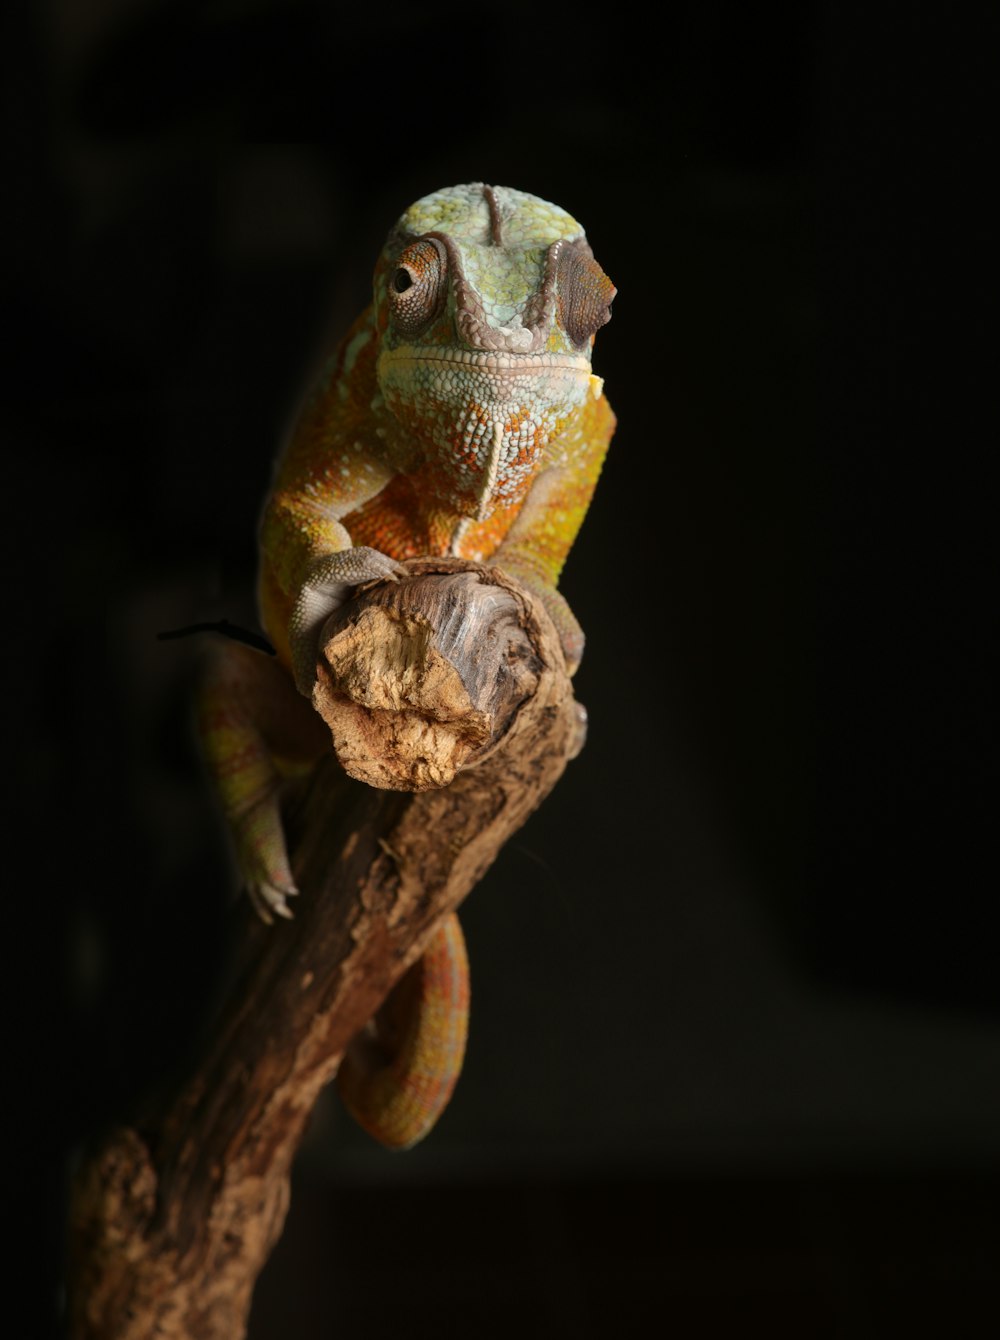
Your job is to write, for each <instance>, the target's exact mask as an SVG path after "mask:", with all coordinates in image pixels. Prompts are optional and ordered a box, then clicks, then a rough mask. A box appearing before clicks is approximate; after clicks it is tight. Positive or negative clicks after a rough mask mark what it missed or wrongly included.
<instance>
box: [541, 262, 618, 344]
mask: <svg viewBox="0 0 1000 1340" xmlns="http://www.w3.org/2000/svg"><path fill="white" fill-rule="evenodd" d="M556 245H557V246H558V248H559V252H558V256H557V257H556V266H555V270H556V292H557V295H558V302H559V318H560V321H561V323H562V328H563V330H565V332H566V334H567V335H568V336H569V337H570V339H571V340H572V341H573V343H574V344H575V345H576V346H577V347H578V348H582V346H583V345H585V344H586V343H587V341H588V340H589V339H591V338H592V337H593V336H594V335H596V333H597V332H598V331H599V330H600V328H601V327H602V326H604V325H606V324H607V323H608V322H609V321H610V320H611V303H612V301H613V299H614V296H615V294H616V293H617V292H618V290H617V289H616V288H615V286H614V284H612V282H611V280H610V279H609V278H608V276H607V275H606V274H605V273H604V271H603V270H602V269H601V267H600V266H599V265H598V264H597V261H595V260H594V253H593V252H592V251H591V250H590V247H589V246H588V245H587V243H586V242H584V241H583V240H582V239H581V240H579V241H576V242H562V243H557V244H556Z"/></svg>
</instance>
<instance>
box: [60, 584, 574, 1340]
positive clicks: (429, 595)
mask: <svg viewBox="0 0 1000 1340" xmlns="http://www.w3.org/2000/svg"><path fill="white" fill-rule="evenodd" d="M409 566H410V568H411V570H412V571H413V572H414V573H415V574H417V575H415V576H414V577H413V578H412V579H404V580H403V581H402V582H400V583H398V584H396V585H393V586H389V587H385V586H380V587H375V588H372V589H370V590H368V591H365V592H362V593H361V594H360V595H359V596H358V597H357V599H356V600H355V601H352V602H351V605H350V606H349V607H345V609H344V610H342V611H340V612H339V614H338V616H337V617H336V619H334V620H332V621H331V623H330V625H328V628H327V632H326V636H327V646H328V648H329V649H330V650H329V655H330V666H329V668H328V669H327V670H325V671H324V672H323V674H322V675H321V684H320V686H319V687H318V690H317V700H316V701H317V706H318V707H319V708H320V710H321V712H322V713H323V715H324V717H325V719H327V720H328V723H329V724H330V725H331V730H332V734H333V739H334V744H335V748H336V749H337V751H338V753H339V755H340V757H341V760H342V761H343V762H344V763H345V766H348V767H350V768H351V769H352V770H353V771H355V772H358V771H360V772H365V771H366V769H369V768H370V767H371V764H370V762H366V760H371V759H372V758H374V759H376V763H375V765H374V770H375V773H376V774H377V775H378V776H379V777H380V778H382V777H384V778H388V779H389V781H388V782H387V781H385V780H383V781H382V782H381V786H383V787H385V786H387V785H391V786H392V787H393V788H395V789H392V790H389V789H378V790H376V789H373V787H372V786H370V785H364V784H362V783H360V782H357V781H353V780H350V779H349V778H346V777H345V776H344V773H343V771H342V770H341V768H340V767H339V766H338V765H337V762H336V760H335V759H334V758H333V757H331V758H330V759H328V760H325V761H324V762H323V763H322V764H321V765H320V766H319V768H318V769H317V770H316V772H315V773H314V774H313V776H312V777H311V779H310V780H309V782H308V784H307V785H306V786H305V787H304V788H303V789H302V790H301V792H300V794H298V795H297V796H296V797H294V798H292V800H291V802H290V804H289V807H288V831H289V838H290V846H291V849H292V851H293V853H294V858H293V866H294V869H295V873H296V877H297V881H298V885H299V888H300V889H301V891H302V896H301V897H300V898H299V899H298V900H296V903H295V920H294V921H292V922H282V923H280V924H279V925H276V926H269V927H265V926H263V925H261V924H260V923H258V922H257V921H256V920H255V919H254V918H253V917H252V914H250V912H249V911H248V910H247V911H246V912H245V913H244V915H243V917H242V923H241V930H240V939H239V944H238V947H237V950H238V961H239V968H238V970H237V971H236V973H235V978H234V985H233V989H232V990H231V991H230V992H229V994H228V996H227V999H226V1002H225V1003H224V1005H223V1007H222V1009H221V1011H220V1013H219V1015H218V1017H217V1019H216V1020H215V1021H214V1023H213V1025H212V1028H211V1030H210V1031H209V1033H208V1035H207V1036H206V1038H205V1041H204V1044H203V1047H202V1049H201V1053H200V1055H199V1056H198V1057H197V1059H196V1061H195V1063H194V1065H193V1067H192V1070H191V1072H190V1074H189V1075H188V1077H187V1078H186V1080H185V1081H184V1082H183V1083H182V1084H181V1085H180V1086H179V1087H178V1089H177V1091H176V1092H175V1093H173V1094H170V1095H167V1096H166V1097H165V1098H161V1099H159V1100H158V1101H156V1102H155V1103H152V1104H149V1105H148V1106H147V1110H146V1111H144V1112H143V1113H142V1115H141V1116H140V1117H139V1118H138V1119H136V1120H135V1121H134V1122H133V1123H132V1124H130V1125H128V1126H122V1127H120V1128H119V1129H117V1130H114V1131H112V1132H111V1133H110V1134H109V1135H108V1136H107V1137H106V1138H105V1140H104V1142H103V1143H102V1144H101V1146H100V1147H99V1148H98V1149H97V1150H96V1151H95V1152H94V1153H93V1155H92V1156H91V1157H90V1158H88V1159H87V1160H86V1161H85V1163H84V1165H83V1167H82V1169H81V1172H80V1174H79V1177H78V1180H77V1184H76V1187H75V1194H74V1204H73V1213H72V1223H71V1255H72V1262H73V1277H72V1280H71V1312H72V1334H73V1336H74V1337H76V1338H77V1340H82V1338H83V1337H87V1340H111V1338H112V1337H113V1338H114V1340H120V1338H121V1340H124V1338H125V1337H128V1340H140V1337H141V1338H142V1340H145V1338H146V1337H149V1336H153V1335H156V1336H162V1337H189V1338H190V1340H223V1338H225V1340H239V1337H240V1336H242V1335H243V1334H244V1332H245V1326H246V1319H247V1315H248V1311H249V1307H250V1300H251V1295H252V1290H253V1286H254V1283H255V1281H256V1278H257V1275H258V1274H259V1272H260V1270H261V1268H262V1267H263V1265H264V1263H265V1261H266V1260H267V1257H268V1255H269V1253H270V1251H271V1249H272V1247H273V1246H274V1243H275V1242H276V1240H277V1238H278V1236H279V1235H280V1233H281V1228H282V1225H283V1223H284V1218H285V1214H286V1212H287V1209H288V1185H289V1171H290V1167H291V1163H292V1159H293V1157H294V1154H295V1150H296V1148H297V1147H298V1144H299V1141H300V1139H301V1136H302V1133H303V1130H304V1127H305V1124H306V1122H307V1120H308V1117H309V1114H310V1112H311V1110H312V1107H313V1104H314V1102H315V1100H316V1097H317V1095H318V1094H319V1091H320V1090H321V1088H322V1087H323V1086H324V1085H325V1084H326V1083H328V1082H329V1080H330V1079H332V1078H333V1076H334V1075H335V1073H336V1070H337V1067H338V1064H339V1062H340V1059H341V1057H342V1056H343V1053H344V1050H345V1049H346V1047H347V1044H348V1043H349V1041H350V1040H351V1038H352V1037H353V1036H354V1035H355V1034H356V1033H357V1032H358V1030H359V1029H360V1028H362V1027H363V1026H364V1024H365V1023H366V1022H367V1021H368V1019H369V1018H370V1017H371V1016H372V1014H373V1013H374V1012H375V1010H376V1009H377V1008H378V1007H379V1005H380V1004H381V1003H382V1001H383V1000H384V999H385V998H386V996H387V994H388V993H389V992H390V990H391V989H392V987H393V986H394V984H395V983H396V982H397V981H398V980H399V978H400V977H401V976H402V974H403V973H404V972H405V971H406V969H407V968H408V967H409V966H410V965H411V964H412V963H413V962H414V961H415V960H416V958H418V957H419V955H420V953H421V950H422V948H423V945H424V943H425V942H426V940H427V938H428V936H429V935H430V933H431V932H432V930H433V928H434V926H435V924H436V922H437V921H438V919H439V918H440V917H441V916H442V915H444V914H446V913H448V912H451V911H453V910H454V909H455V908H456V907H457V906H458V904H459V903H460V902H461V901H462V899H463V898H464V897H465V896H466V894H467V893H468V892H469V891H470V890H471V889H472V888H473V886H474V885H475V883H476V882H477V880H479V879H480V878H481V877H482V875H483V874H484V872H485V871H486V870H487V868H488V867H489V865H490V864H491V863H492V861H493V860H494V858H495V857H496V855H497V853H498V851H499V850H500V848H501V846H502V845H503V843H504V842H505V841H506V840H507V838H508V837H510V836H511V835H512V834H513V833H514V832H516V831H517V829H518V828H520V826H521V825H522V824H523V823H524V821H525V820H526V819H527V817H528V816H529V814H530V813H531V812H532V810H534V809H535V808H536V807H537V806H538V804H540V802H541V801H542V800H543V799H544V798H545V796H546V795H547V794H548V792H549V791H550V790H551V789H552V787H553V786H554V785H555V783H556V781H558V779H559V777H560V775H561V774H562V772H563V769H564V768H565V766H566V763H567V762H568V760H569V759H571V758H572V757H574V756H575V754H576V753H577V752H579V749H580V747H581V746H582V743H583V734H584V727H583V713H582V709H581V708H580V707H579V706H578V704H576V703H575V701H574V699H573V696H572V690H571V687H570V683H569V680H568V678H567V676H566V673H565V668H564V664H563V658H562V653H561V650H560V647H559V642H558V637H557V635H556V633H555V630H554V628H553V627H552V624H551V622H550V621H549V619H548V616H547V615H546V614H545V612H544V610H542V609H541V607H540V606H539V605H538V604H537V602H535V601H533V600H531V598H530V597H528V596H527V595H526V594H525V593H524V592H523V590H521V588H519V587H517V586H516V585H514V584H513V583H512V582H510V581H508V580H507V579H506V578H505V577H504V576H503V574H502V573H500V572H499V571H497V570H495V569H483V568H480V567H478V566H477V565H475V564H469V563H466V562H463V561H460V560H450V559H440V560H419V561H415V562H413V563H412V564H410V565H409ZM383 634H385V636H383ZM359 700H360V701H359ZM394 704H398V705H394ZM397 718H402V720H398V719H397ZM421 723H422V724H421ZM456 769H461V770H458V771H457V775H456ZM368 775H369V779H370V777H371V775H372V774H371V773H370V772H369V774H368ZM452 776H453V777H454V779H453V780H451V781H450V784H448V785H446V786H443V785H441V782H442V781H447V780H448V779H449V777H452ZM418 786H421V787H426V786H430V787H431V788H433V789H429V790H416V789H415V788H416V787H418ZM474 973H475V965H474V964H473V974H474Z"/></svg>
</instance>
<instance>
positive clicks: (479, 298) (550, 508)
mask: <svg viewBox="0 0 1000 1340" xmlns="http://www.w3.org/2000/svg"><path fill="white" fill-rule="evenodd" d="M614 295H615V289H614V287H613V285H612V284H611V281H610V280H609V279H608V277H607V276H606V275H605V274H604V272H603V270H602V269H601V268H600V266H599V265H598V264H597V262H596V260H595V259H594V257H593V254H592V252H591V250H590V247H589V245H588V244H587V242H586V239H585V237H584V233H583V230H582V228H581V227H580V225H579V224H578V223H576V221H575V220H574V219H572V218H571V217H570V216H569V215H568V214H567V213H565V211H563V210H561V209H559V208H558V207H557V206H555V205H551V204H548V203H547V202H546V201H543V200H540V199H538V198H537V197H535V196H532V195H527V194H525V193H523V192H520V191H515V190H511V189H508V188H505V187H490V186H486V185H483V184H482V183H473V184H470V185H464V186H456V187H451V188H448V189H446V190H442V191H437V192H435V193H434V194H432V195H429V196H426V197H425V198H424V199H422V200H419V201H417V203H416V204H414V205H412V206H411V207H410V209H408V210H407V211H406V213H405V214H403V216H402V217H401V218H400V220H399V221H398V223H397V224H396V226H395V227H394V228H393V229H392V231H391V232H390V234H389V238H388V241H387V243H386V246H385V249H384V250H383V252H382V255H381V257H380V258H379V261H378V264H377V266H376V270H375V276H374V296H373V302H372V305H371V306H370V307H369V308H368V309H367V310H366V311H365V312H363V313H362V314H361V316H360V317H359V318H358V319H357V321H356V322H355V323H354V325H353V327H352V328H351V330H350V331H349V332H348V334H347V335H346V337H345V338H344V340H343V341H342V343H341V345H340V347H339V349H338V350H337V352H336V354H335V355H334V357H333V359H332V360H331V362H330V364H329V366H328V367H327V368H326V369H325V371H324V373H323V375H322V376H321V378H320V380H319V383H318V385H317V386H316V387H315V389H314V390H313V392H312V394H311V395H310V397H309V398H308V400H307V402H306V404H305V406H304V408H303V409H302V411H301V414H300V416H299V418H298V421H297V423H296V425H295V427H294V429H293V431H292V433H291V436H290V438H289V441H288V443H287V445H286V447H285V449H284V452H283V454H282V456H281V458H280V460H279V463H278V466H277V470H276V473H275V478H274V481H273V486H272V488H271V492H270V495H269V497H268V499H267V502H266V505H265V508H264V513H263V519H262V523H261V531H260V570H259V579H258V598H259V605H260V612H261V619H262V623H263V626H264V628H265V629H266V630H267V632H268V635H269V637H270V638H271V640H272V641H273V643H274V645H275V647H276V650H277V658H276V661H274V660H269V659H268V658H266V657H264V656H262V655H260V654H259V653H256V652H254V651H253V650H251V649H250V648H248V647H246V646H241V645H239V644H236V643H233V644H227V645H226V646H225V648H224V649H223V650H222V652H221V653H220V655H219V658H218V660H217V662H216V664H215V666H214V668H213V670H212V671H211V672H210V674H209V676H208V677H207V680H206V683H205V686H204V689H203V693H202V698H201V711H200V722H201V733H202V738H203V743H204V748H205V753H206V757H207V759H208V762H209V765H210V768H211V770H212V772H213V773H214V777H215V780H216V783H217V785H218V789H219V792H220V795H221V799H222V804H223V808H224V811H225V813H226V816H227V819H228V821H229V823H230V826H231V829H232V832H233V835H234V840H235V846H236V852H237V859H238V864H239V867H240V871H241V874H242V876H243V879H244V880H245V882H246V885H247V888H248V890H249V893H250V896H251V898H252V899H253V902H254V904H255V906H256V907H257V910H258V911H259V912H260V914H261V916H262V917H263V918H264V919H265V920H268V921H269V920H271V919H272V918H273V916H275V915H277V916H290V915H291V912H290V910H289V907H288V899H289V898H290V897H292V896H294V895H295V893H296V889H295V885H294V881H293V878H292V874H291V870H290V868H289V863H288V855H287V851H286V848H285V840H284V835H283V832H282V827H281V819H280V812H279V793H280V785H281V780H282V778H283V777H284V776H286V775H287V774H288V773H289V772H290V771H297V770H301V769H303V768H309V767H311V766H313V765H314V763H315V761H316V760H317V758H318V757H319V756H320V755H321V754H322V753H323V752H324V750H325V749H328V748H329V742H328V736H327V735H326V734H325V731H324V729H323V728H322V725H321V723H320V722H319V718H318V716H317V714H316V713H315V712H313V710H312V708H311V705H310V701H309V697H310V694H311V691H312V686H313V684H314V682H315V675H316V671H315V667H316V659H317V650H318V638H319V633H320V629H321V628H322V625H323V624H324V622H325V621H326V619H327V618H328V617H329V615H330V613H331V612H332V611H333V610H334V609H336V608H337V606H338V605H339V604H341V603H342V602H343V601H344V600H345V599H346V598H347V596H348V595H349V594H350V591H351V588H352V587H353V586H355V585H357V584H358V583H361V582H365V581H370V580H373V579H375V578H389V579H393V578H395V577H396V576H397V575H398V572H399V561H400V560H402V559H406V558H411V557H416V556H419V555H426V554H434V555H441V554H454V555H457V556H459V557H464V558H469V559H477V560H487V559H488V560H490V561H491V562H493V563H495V564H497V565H498V566H500V567H502V568H503V569H504V570H506V571H507V572H509V573H510V574H511V575H512V576H513V577H515V578H516V579H517V580H519V581H520V582H521V583H522V584H523V585H525V586H526V587H527V588H528V589H529V590H530V591H532V592H533V593H534V594H536V595H537V596H538V597H539V598H540V599H541V600H542V601H543V603H544V604H545V605H546V607H547V609H548V611H549V613H550V614H551V615H552V617H553V619H554V621H555V624H556V627H557V629H558V630H559V633H560V637H561V641H562V645H563V650H564V653H565V656H566V661H567V668H568V669H569V671H570V673H572V672H573V671H574V670H575V669H576V667H577V665H578V664H579V661H580V657H581V655H582V652H583V634H582V632H581V630H580V627H579V624H578V623H577V621H576V619H575V618H574V616H573V614H572V612H571V611H570V609H569V607H568V605H567V604H566V602H565V600H564V599H563V597H562V596H561V595H560V594H559V592H558V590H557V589H556V584H557V581H558V578H559V575H560V572H561V570H562V567H563V564H564V562H565V559H566V556H567V554H568V552H569V550H570V547H571V546H572V544H573V541H574V539H575V537H576V534H577V531H578V530H579V527H580V524H581V522H582V521H583V517H584V514H585V512H586V510H587V506H588V504H589V502H590V498H591V495H592V493H593V490H594V486H595V484H596V482H597V478H598V474H599V472H600V469H601V465H602V463H603V460H604V456H605V453H606V451H607V447H608V443H609V441H610V439H611V435H612V433H613V431H614V427H615V419H614V415H613V413H612V411H611V409H610V407H609V405H608V402H607V400H606V399H605V397H604V395H603V390H602V383H601V381H600V379H599V378H597V377H595V376H593V374H592V372H591V348H592V346H593V342H594V335H595V333H596V332H597V330H598V329H599V328H600V327H601V326H602V325H603V324H604V323H605V322H606V321H607V320H608V319H609V317H610V304H611V300H612V299H613V297H614ZM413 982H414V984H415V985H414V986H413V987H412V989H410V990H409V991H407V992H404V993H403V998H404V999H406V1000H407V1001H408V1005H407V1010H408V1017H407V1018H406V1019H402V1020H399V1019H397V1020H396V1021H395V1023H394V1024H393V1026H392V1031H393V1033H394V1036H395V1038H396V1042H397V1045H396V1047H395V1056H394V1058H393V1060H392V1062H391V1063H389V1064H384V1063H382V1064H380V1063H379V1062H378V1061H377V1060H375V1059H373V1057H375V1055H376V1050H377V1049H375V1048H371V1047H369V1048H368V1055H367V1058H366V1054H365V1047H364V1045H363V1040H359V1044H358V1046H357V1047H355V1048H353V1049H352V1051H351V1052H350V1053H349V1054H348V1058H347V1059H346V1060H345V1063H344V1065H342V1067H341V1072H340V1075H339V1077H338V1081H339V1087H340V1090H341V1093H342V1095H343V1097H344V1098H345V1101H346V1102H347V1105H348V1106H349V1107H350V1109H351V1110H352V1111H353V1112H354V1114H355V1116H356V1117H357V1118H358V1119H359V1120H360V1121H361V1124H362V1125H363V1126H364V1127H365V1128H366V1129H367V1130H369V1131H370V1132H371V1133H372V1134H374V1135H375V1136H376V1137H377V1138H379V1139H381V1140H382V1141H383V1142H384V1143H386V1144H388V1145H390V1146H393V1147H405V1146H408V1145H410V1144H413V1143H415V1141H416V1140H418V1139H420V1138H421V1137H422V1136H423V1135H424V1134H425V1133H426V1131H427V1130H429V1129H430V1127H431V1126H432V1125H433V1124H434V1121H435V1120H436V1118H437V1116H438V1115H439V1113H440V1112H441V1111H442V1110H443V1108H444V1106H445V1105H446V1103H447V1101H448V1098H449V1097H450V1094H451V1091H452V1089H453V1087H454V1084H455V1081H456V1079H457V1076H458V1073H459V1070H460V1068H461V1063H462V1055H463V1050H464V1045H465V1034H466V1014H467V1009H468V976H467V969H466V966H465V953H464V946H463V943H462V938H461V931H460V929H459V927H458V921H457V919H456V918H455V917H449V918H447V919H446V920H445V922H444V923H443V924H442V925H441V926H440V927H439V928H438V930H437V932H436V933H435V937H434V939H433V940H432V943H431V944H430V946H429V948H428V949H427V951H426V953H425V955H424V959H423V962H422V964H421V965H420V970H419V971H418V972H417V973H416V974H415V975H414V977H413ZM379 1054H381V1053H379Z"/></svg>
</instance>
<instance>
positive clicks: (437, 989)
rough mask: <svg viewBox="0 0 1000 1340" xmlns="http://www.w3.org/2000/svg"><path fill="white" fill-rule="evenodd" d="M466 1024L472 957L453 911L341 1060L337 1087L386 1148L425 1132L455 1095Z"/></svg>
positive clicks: (406, 1143) (360, 1122)
mask: <svg viewBox="0 0 1000 1340" xmlns="http://www.w3.org/2000/svg"><path fill="white" fill-rule="evenodd" d="M468 1027H469V962H468V957H467V954H466V950H465V939H464V937H463V935H462V928H461V926H460V925H459V921H458V917H457V916H455V914H454V913H452V914H451V915H450V916H447V917H444V918H443V919H442V921H441V922H440V924H439V925H438V927H437V929H436V930H435V932H434V934H433V936H432V938H431V940H430V942H429V943H428V945H427V947H426V949H425V950H424V953H423V956H422V957H421V958H420V959H418V961H417V962H416V963H414V964H413V966H412V967H411V968H410V969H409V971H408V972H407V973H406V974H405V975H404V976H403V977H402V978H401V979H400V981H399V982H398V983H397V984H396V986H395V987H394V988H393V990H392V992H391V993H390V995H389V996H388V998H387V999H386V1001H385V1003H384V1004H383V1005H382V1007H381V1009H380V1010H379V1011H378V1013H377V1014H376V1016H375V1017H374V1019H372V1020H371V1022H370V1023H369V1024H368V1025H367V1027H366V1028H365V1029H364V1030H363V1031H362V1032H361V1033H360V1034H359V1035H358V1036H357V1037H356V1038H355V1039H354V1041H353V1042H352V1043H351V1045H350V1047H349V1048H348V1050H347V1054H346V1055H345V1057H344V1059H343V1061H342V1062H341V1066H340V1071H339V1073H338V1075H337V1088H338V1090H339V1092H340V1096H341V1099H342V1100H343V1102H344V1106H345V1107H346V1108H347V1110H348V1111H349V1112H350V1113H351V1115H352V1116H353V1117H354V1119H355V1121H357V1123H358V1125H359V1126H361V1127H362V1128H363V1129H364V1130H366V1131H367V1132H368V1134H369V1135H372V1136H374V1137H375V1139H376V1140H378V1141H379V1142H380V1143H381V1144H383V1145H385V1146H387V1147H388V1148H389V1149H409V1148H410V1147H411V1146H412V1145H415V1144H416V1143H417V1142H418V1141H419V1140H422V1139H423V1138H424V1136H425V1135H426V1134H427V1133H428V1131H430V1130H431V1128H432V1127H433V1126H434V1124H435V1123H436V1121H437V1119H438V1117H439V1116H440V1115H441V1113H442V1112H443V1111H444V1109H445V1108H446V1107H447V1105H448V1100H449V1099H450V1098H451V1095H452V1092H453V1090H454V1088H455V1084H456V1082H457V1080H458V1076H459V1074H460V1073H461V1069H462V1061H463V1058H464V1056H465V1042H466V1037H467V1035H468Z"/></svg>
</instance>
